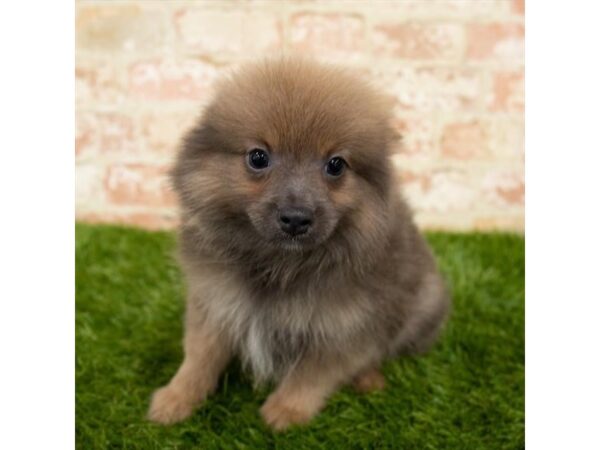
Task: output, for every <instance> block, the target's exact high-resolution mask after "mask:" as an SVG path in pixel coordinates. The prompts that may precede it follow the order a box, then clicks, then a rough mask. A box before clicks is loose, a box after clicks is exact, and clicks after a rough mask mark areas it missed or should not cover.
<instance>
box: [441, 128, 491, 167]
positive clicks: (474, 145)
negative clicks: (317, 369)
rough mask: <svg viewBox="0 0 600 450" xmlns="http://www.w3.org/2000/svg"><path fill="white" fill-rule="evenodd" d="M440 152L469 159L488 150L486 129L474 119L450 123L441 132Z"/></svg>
mask: <svg viewBox="0 0 600 450" xmlns="http://www.w3.org/2000/svg"><path fill="white" fill-rule="evenodd" d="M441 147H442V154H443V155H444V156H446V157H450V158H457V159H471V158H477V157H481V156H483V155H485V154H486V153H488V151H489V146H488V137H487V130H486V128H485V126H484V125H483V124H482V123H480V122H478V121H476V120H473V121H469V122H457V123H450V124H448V125H446V126H445V127H444V131H443V133H442V141H441Z"/></svg>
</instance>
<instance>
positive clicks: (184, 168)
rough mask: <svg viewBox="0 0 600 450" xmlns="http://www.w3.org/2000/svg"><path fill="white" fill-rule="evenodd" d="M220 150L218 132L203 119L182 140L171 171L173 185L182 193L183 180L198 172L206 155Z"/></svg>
mask: <svg viewBox="0 0 600 450" xmlns="http://www.w3.org/2000/svg"><path fill="white" fill-rule="evenodd" d="M218 148H219V143H218V133H217V130H216V129H215V128H214V127H213V126H212V125H211V124H210V122H208V121H207V120H205V119H201V120H200V121H198V123H197V124H196V125H195V126H194V127H193V128H192V129H191V130H189V131H188V132H187V133H186V134H185V135H184V137H183V139H182V140H181V143H180V145H179V150H178V152H177V159H176V161H175V165H174V166H173V168H172V169H171V170H170V171H169V178H170V180H171V185H172V186H173V188H174V189H175V191H177V192H181V191H182V180H184V179H185V178H186V175H187V174H188V173H189V172H192V171H194V170H197V168H198V167H199V164H202V158H203V156H204V155H206V153H208V152H211V151H215V149H218Z"/></svg>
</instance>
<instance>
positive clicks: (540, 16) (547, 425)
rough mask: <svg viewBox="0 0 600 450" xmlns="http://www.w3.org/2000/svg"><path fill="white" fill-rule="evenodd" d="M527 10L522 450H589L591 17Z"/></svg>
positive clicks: (595, 400) (592, 424)
mask: <svg viewBox="0 0 600 450" xmlns="http://www.w3.org/2000/svg"><path fill="white" fill-rule="evenodd" d="M526 8H527V10H526V36H527V37H526V52H527V63H526V109H527V111H526V124H527V129H526V153H527V157H526V178H527V195H526V206H527V212H526V258H527V263H526V272H527V280H526V323H527V325H526V331H527V332H526V355H527V356H526V358H527V360H526V377H527V380H526V412H527V421H526V444H527V448H528V449H544V450H545V449H567V448H568V449H578V450H580V449H598V448H600V433H599V432H598V428H597V426H598V422H599V420H600V413H599V412H598V411H599V409H600V350H599V348H598V347H599V344H600V336H599V331H598V330H599V329H600V308H599V304H600V289H599V286H600V285H599V278H600V263H599V262H598V255H599V251H600V245H599V244H600V239H599V237H600V206H599V205H600V186H599V180H600V164H598V163H599V153H600V144H599V141H600V137H599V136H600V95H599V91H600V89H599V86H600V65H599V62H598V60H599V58H598V55H599V54H600V44H599V43H600V25H599V23H600V22H599V18H600V11H599V10H600V8H599V5H598V4H597V3H595V2H570V3H568V2H564V1H557V2H547V1H538V2H534V1H527V3H526Z"/></svg>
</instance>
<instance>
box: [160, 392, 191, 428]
mask: <svg viewBox="0 0 600 450" xmlns="http://www.w3.org/2000/svg"><path fill="white" fill-rule="evenodd" d="M195 406H196V405H195V404H194V403H193V402H190V400H189V398H186V397H185V396H184V395H182V394H181V393H180V392H178V391H177V390H176V389H174V388H173V387H171V386H165V387H162V388H160V389H158V390H157V391H156V392H155V393H154V395H153V396H152V402H151V404H150V410H149V411H148V419H150V420H151V421H152V422H156V423H160V424H163V425H170V424H173V423H176V422H181V421H182V420H184V419H187V418H188V417H189V416H191V415H192V412H194V408H195Z"/></svg>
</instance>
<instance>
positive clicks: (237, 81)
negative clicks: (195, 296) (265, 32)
mask: <svg viewBox="0 0 600 450" xmlns="http://www.w3.org/2000/svg"><path fill="white" fill-rule="evenodd" d="M386 106H387V105H386V104H385V102H384V101H383V100H382V98H381V97H379V96H377V95H376V94H375V93H374V92H372V91H371V90H370V89H369V88H368V87H367V86H366V85H365V84H364V83H362V82H360V81H359V80H357V79H355V78H353V77H351V76H350V75H348V74H346V73H345V72H341V71H335V70H333V69H330V68H324V67H322V66H316V65H310V64H307V63H301V62H296V63H294V62H289V61H288V62H279V63H271V64H267V65H265V66H260V67H253V68H251V69H249V70H247V71H246V72H241V73H238V74H237V76H235V77H234V78H232V79H229V80H227V81H225V82H224V83H223V84H222V85H221V86H220V88H219V90H218V93H217V96H216V98H215V100H214V101H213V103H212V104H211V105H210V106H209V107H208V108H207V110H206V112H205V115H204V117H203V119H202V121H201V123H200V124H199V126H198V127H196V128H195V129H194V130H193V131H192V132H191V133H190V135H189V136H188V137H187V140H186V142H185V145H184V149H183V152H182V154H181V155H180V160H179V163H178V167H177V169H176V172H175V182H176V186H177V187H178V190H179V193H180V197H181V199H182V202H183V204H184V207H185V206H186V205H187V206H188V210H193V211H194V213H196V214H198V215H200V216H202V217H201V218H202V220H204V221H207V220H208V221H210V222H212V224H213V225H215V226H216V229H219V228H221V229H223V230H224V229H225V228H227V229H228V232H231V233H233V234H235V236H231V240H232V242H236V241H237V242H240V241H241V240H245V243H244V244H243V245H254V246H267V247H276V248H279V249H283V250H289V251H298V250H303V249H310V248H313V247H315V246H318V245H321V244H323V243H325V242H327V241H328V240H329V239H330V238H331V236H332V235H333V234H334V233H338V232H339V233H343V228H344V227H351V226H352V227H355V228H356V227H361V226H362V228H363V229H365V227H366V228H367V229H368V223H374V222H376V221H377V216H378V215H380V214H383V211H382V209H383V206H384V203H385V199H386V196H387V192H388V188H389V186H388V184H389V162H388V158H387V156H388V154H387V150H388V146H389V142H390V141H391V139H392V138H393V135H392V132H391V131H390V128H389V125H388V109H387V108H386ZM361 221H362V222H363V223H359V222H361ZM219 224H220V225H221V227H219ZM232 227H235V228H232Z"/></svg>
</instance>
